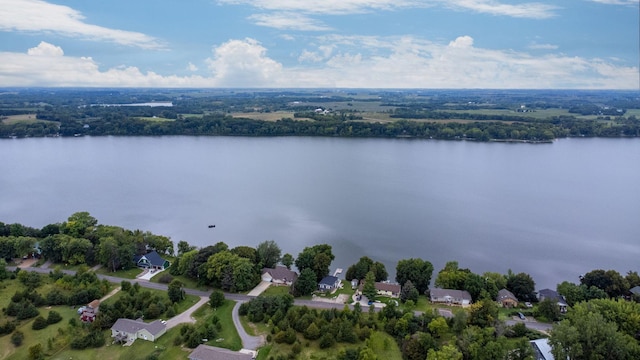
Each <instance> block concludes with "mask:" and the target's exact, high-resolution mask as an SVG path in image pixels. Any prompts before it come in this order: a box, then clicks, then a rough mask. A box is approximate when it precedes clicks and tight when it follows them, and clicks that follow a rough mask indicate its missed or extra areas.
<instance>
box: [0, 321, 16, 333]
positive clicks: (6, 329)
mask: <svg viewBox="0 0 640 360" xmlns="http://www.w3.org/2000/svg"><path fill="white" fill-rule="evenodd" d="M15 329H16V324H15V322H9V321H7V322H5V323H4V325H0V335H4V334H10V333H12V332H13V330H15Z"/></svg>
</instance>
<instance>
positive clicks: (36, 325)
mask: <svg viewBox="0 0 640 360" xmlns="http://www.w3.org/2000/svg"><path fill="white" fill-rule="evenodd" d="M47 325H49V324H48V323H47V319H45V318H43V317H42V316H38V317H37V318H35V319H34V320H33V323H31V328H32V329H33V330H42V329H44V328H46V327H47Z"/></svg>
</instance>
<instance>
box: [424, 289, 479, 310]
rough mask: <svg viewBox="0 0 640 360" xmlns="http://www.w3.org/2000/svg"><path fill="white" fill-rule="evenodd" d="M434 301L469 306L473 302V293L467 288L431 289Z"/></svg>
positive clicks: (431, 297) (432, 300)
mask: <svg viewBox="0 0 640 360" xmlns="http://www.w3.org/2000/svg"><path fill="white" fill-rule="evenodd" d="M429 292H430V295H429V297H430V299H431V302H432V303H440V304H447V305H460V306H468V305H470V304H471V294H469V292H468V291H466V290H453V289H438V288H434V289H431V290H429Z"/></svg>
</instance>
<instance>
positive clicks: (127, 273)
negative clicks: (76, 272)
mask: <svg viewBox="0 0 640 360" xmlns="http://www.w3.org/2000/svg"><path fill="white" fill-rule="evenodd" d="M140 273H142V270H141V269H139V268H131V269H128V270H118V271H116V272H113V271H110V270H109V269H107V268H105V267H101V268H99V269H98V270H96V274H102V275H109V276H116V277H121V278H124V279H135V278H136V276H138V275H140Z"/></svg>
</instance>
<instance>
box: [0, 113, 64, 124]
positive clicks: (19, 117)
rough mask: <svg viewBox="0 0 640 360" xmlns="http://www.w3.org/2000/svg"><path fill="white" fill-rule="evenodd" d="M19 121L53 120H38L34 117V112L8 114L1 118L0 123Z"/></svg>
mask: <svg viewBox="0 0 640 360" xmlns="http://www.w3.org/2000/svg"><path fill="white" fill-rule="evenodd" d="M20 122H23V123H35V122H55V121H48V120H38V119H36V114H24V115H9V116H7V117H6V118H5V119H4V120H2V123H4V124H15V123H20Z"/></svg>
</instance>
